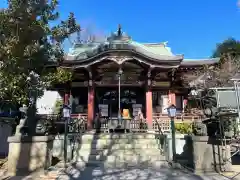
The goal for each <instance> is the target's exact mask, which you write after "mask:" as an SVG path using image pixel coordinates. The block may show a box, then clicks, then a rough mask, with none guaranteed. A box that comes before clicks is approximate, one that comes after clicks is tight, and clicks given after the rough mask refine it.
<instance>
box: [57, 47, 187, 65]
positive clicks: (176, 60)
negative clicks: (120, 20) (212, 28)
mask: <svg viewBox="0 0 240 180" xmlns="http://www.w3.org/2000/svg"><path fill="white" fill-rule="evenodd" d="M113 52H119V50H110V51H105V52H103V53H99V54H98V55H96V56H93V57H90V58H87V59H82V60H72V59H71V56H66V57H65V59H66V60H64V61H63V62H62V64H61V66H63V67H72V68H81V67H88V66H91V65H93V64H96V63H98V62H101V61H103V60H113V61H115V62H116V63H117V64H122V63H124V62H126V61H128V60H132V59H135V60H137V61H139V62H141V63H145V64H147V65H149V66H154V67H161V68H177V67H179V65H180V64H181V62H182V60H183V55H176V56H166V55H159V58H158V59H154V58H151V57H148V56H146V55H144V54H141V53H138V52H132V51H129V50H120V52H128V53H131V54H132V55H126V56H124V55H123V56H112V55H109V53H113ZM137 56H138V57H137Z"/></svg>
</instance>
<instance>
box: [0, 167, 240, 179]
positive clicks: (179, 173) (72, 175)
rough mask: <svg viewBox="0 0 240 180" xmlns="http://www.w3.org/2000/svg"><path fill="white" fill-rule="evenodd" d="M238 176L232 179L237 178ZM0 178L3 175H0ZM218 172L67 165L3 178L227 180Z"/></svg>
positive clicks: (168, 168)
mask: <svg viewBox="0 0 240 180" xmlns="http://www.w3.org/2000/svg"><path fill="white" fill-rule="evenodd" d="M238 178H239V177H238ZM238 178H235V179H232V180H238ZM0 179H1V180H2V179H3V177H0ZM229 179H230V178H227V177H223V176H221V175H218V174H208V175H201V176H200V175H195V174H192V173H188V172H186V171H184V170H179V169H172V168H170V167H163V168H161V169H158V170H156V169H152V168H136V167H128V168H119V169H113V168H111V169H109V168H108V169H103V168H100V167H88V168H85V169H81V170H80V169H78V168H76V167H69V168H67V169H66V170H64V169H55V170H53V171H51V172H49V173H48V174H47V175H37V174H35V175H29V176H26V177H20V176H18V177H10V178H6V179H4V180H229Z"/></svg>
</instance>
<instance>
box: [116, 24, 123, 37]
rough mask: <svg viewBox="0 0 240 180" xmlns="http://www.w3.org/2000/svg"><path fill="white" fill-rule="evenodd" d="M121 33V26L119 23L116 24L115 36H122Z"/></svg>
mask: <svg viewBox="0 0 240 180" xmlns="http://www.w3.org/2000/svg"><path fill="white" fill-rule="evenodd" d="M122 34H123V32H122V26H121V24H118V30H117V36H118V37H120V36H122Z"/></svg>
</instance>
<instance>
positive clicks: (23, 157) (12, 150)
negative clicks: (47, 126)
mask: <svg viewBox="0 0 240 180" xmlns="http://www.w3.org/2000/svg"><path fill="white" fill-rule="evenodd" d="M53 139H54V137H52V136H33V137H30V136H12V137H9V138H8V142H9V153H8V173H9V175H11V176H16V175H17V176H22V175H27V174H29V173H32V172H36V171H43V170H44V169H46V168H48V167H50V166H51V160H52V146H53Z"/></svg>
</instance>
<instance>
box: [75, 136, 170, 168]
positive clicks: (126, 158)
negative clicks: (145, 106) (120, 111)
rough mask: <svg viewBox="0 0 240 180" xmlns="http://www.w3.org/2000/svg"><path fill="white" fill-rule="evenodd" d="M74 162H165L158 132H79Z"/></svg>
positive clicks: (155, 164)
mask: <svg viewBox="0 0 240 180" xmlns="http://www.w3.org/2000/svg"><path fill="white" fill-rule="evenodd" d="M73 162H75V163H77V164H78V165H81V166H98V167H99V166H104V167H114V168H115V167H119V168H120V167H123V166H126V165H127V166H146V167H149V166H153V167H160V166H161V165H163V164H166V159H165V156H164V155H163V150H162V149H161V143H160V140H159V138H157V135H155V134H146V133H137V134H135V133H134V134H131V133H129V134H90V133H88V134H84V135H82V136H79V142H78V143H77V145H76V147H75V150H74V152H73Z"/></svg>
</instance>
